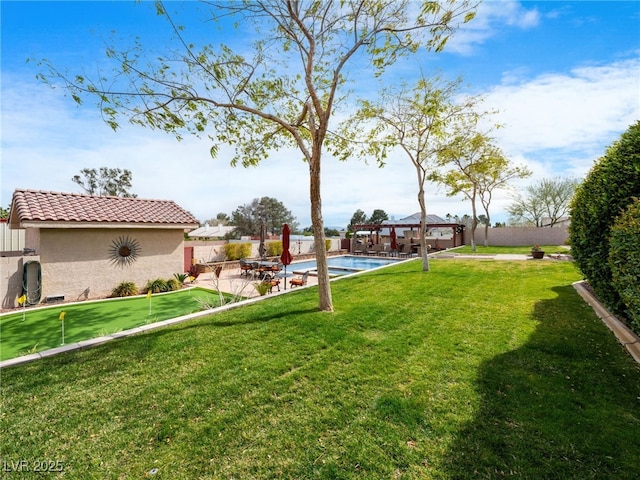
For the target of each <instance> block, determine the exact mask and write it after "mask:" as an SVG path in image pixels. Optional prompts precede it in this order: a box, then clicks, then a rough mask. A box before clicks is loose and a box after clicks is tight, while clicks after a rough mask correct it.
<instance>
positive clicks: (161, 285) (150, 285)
mask: <svg viewBox="0 0 640 480" xmlns="http://www.w3.org/2000/svg"><path fill="white" fill-rule="evenodd" d="M145 291H146V292H148V291H151V293H162V292H168V291H169V285H167V281H166V280H164V279H162V278H156V279H155V280H149V281H148V282H147V286H146V287H145Z"/></svg>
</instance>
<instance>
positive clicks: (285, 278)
mask: <svg viewBox="0 0 640 480" xmlns="http://www.w3.org/2000/svg"><path fill="white" fill-rule="evenodd" d="M284 289H285V290H286V289H287V266H286V265H285V266H284Z"/></svg>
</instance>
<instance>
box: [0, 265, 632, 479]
mask: <svg viewBox="0 0 640 480" xmlns="http://www.w3.org/2000/svg"><path fill="white" fill-rule="evenodd" d="M420 270H421V262H420V260H416V261H413V262H406V263H402V264H399V265H394V266H392V267H388V268H385V269H381V270H377V271H374V272H369V273H367V274H364V275H358V276H355V277H350V278H346V279H342V280H340V281H338V282H334V283H333V284H332V289H333V296H334V304H335V307H336V312H335V313H322V312H318V311H317V290H316V289H315V288H310V289H307V290H298V291H295V292H291V293H289V294H287V295H281V296H275V297H271V298H268V299H266V300H264V301H261V302H258V303H256V304H253V305H249V306H245V307H242V308H239V309H235V310H230V311H226V312H222V313H220V314H218V315H212V316H209V317H206V318H202V319H197V320H193V321H190V322H187V323H182V324H179V325H174V326H171V327H168V328H163V329H160V330H154V331H150V332H146V333H144V334H140V335H136V336H133V337H129V338H125V339H119V340H115V341H112V342H109V343H107V344H104V345H101V346H98V347H96V348H91V349H86V350H81V351H76V352H72V353H68V354H64V355H61V356H57V357H52V358H46V359H43V360H39V361H37V362H32V363H29V364H25V365H23V366H18V367H12V368H8V369H4V370H2V371H1V382H2V385H1V389H2V392H1V393H2V397H1V398H2V408H1V411H0V445H1V449H2V452H1V453H2V458H3V460H5V462H8V461H18V460H20V459H25V460H27V461H29V462H32V461H36V460H50V461H52V462H56V461H59V462H60V463H59V465H60V467H62V468H64V477H63V478H65V479H92V478H94V479H140V478H146V477H148V478H158V479H173V480H175V479H189V480H191V479H231V478H235V479H275V478H285V479H308V478H314V479H315V478H322V479H338V478H341V479H394V478H403V479H456V480H457V479H478V478H486V479H494V478H502V477H512V478H519V479H580V480H584V479H609V478H610V479H614V478H615V479H637V478H640V368H639V367H638V365H637V364H636V363H635V362H634V361H633V360H632V358H631V357H630V356H629V355H628V354H627V353H626V351H625V350H624V349H623V348H622V347H621V346H620V345H619V344H618V343H617V342H616V340H615V339H614V338H613V335H612V334H611V333H610V332H609V330H608V329H607V328H606V327H605V326H604V325H603V324H602V322H601V321H600V320H599V319H598V318H597V317H596V316H595V314H594V313H593V312H592V310H591V309H590V308H589V307H588V306H587V305H585V303H584V302H583V301H582V299H581V298H580V297H579V295H578V294H577V293H576V292H575V291H574V289H573V287H572V286H571V284H572V282H574V281H576V280H579V279H580V275H579V274H578V272H577V271H576V269H575V266H574V265H573V264H571V263H569V262H470V261H461V260H444V259H442V260H438V259H434V260H433V261H432V262H431V271H430V272H428V273H424V272H421V271H420ZM50 476H51V477H54V478H55V474H51V475H50ZM3 478H7V479H10V478H21V479H22V478H41V474H35V473H32V474H29V473H25V472H23V473H20V474H12V473H5V477H3ZM61 478H62V476H61Z"/></svg>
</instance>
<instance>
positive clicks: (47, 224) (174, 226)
mask: <svg viewBox="0 0 640 480" xmlns="http://www.w3.org/2000/svg"><path fill="white" fill-rule="evenodd" d="M10 227H11V228H56V229H60V228H108V229H111V228H113V229H115V228H136V229H143V228H144V229H162V230H168V229H171V230H188V229H193V228H197V227H198V224H197V223H145V222H138V223H126V222H60V221H46V220H44V221H41V220H25V221H22V222H19V224H14V222H12V223H11V224H10Z"/></svg>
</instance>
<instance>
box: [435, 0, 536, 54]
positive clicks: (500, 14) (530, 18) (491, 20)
mask: <svg viewBox="0 0 640 480" xmlns="http://www.w3.org/2000/svg"><path fill="white" fill-rule="evenodd" d="M539 24H540V13H539V12H538V10H537V9H535V8H534V9H527V8H525V7H523V6H522V4H521V3H520V2H518V1H515V0H500V1H485V2H482V3H480V5H478V8H477V10H476V16H475V18H474V19H473V20H472V21H471V22H469V23H467V24H465V25H464V26H462V27H461V28H460V30H459V31H458V32H456V34H455V35H454V36H453V37H452V38H451V39H450V40H449V42H448V43H447V51H449V52H453V53H460V54H466V55H468V54H470V53H471V52H472V51H473V48H474V46H475V45H477V44H481V43H483V42H484V41H485V40H486V39H488V38H490V37H492V36H494V35H495V34H496V32H497V31H498V30H499V29H501V28H504V25H508V26H510V27H515V28H520V29H529V28H534V27H537V26H538V25H539Z"/></svg>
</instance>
